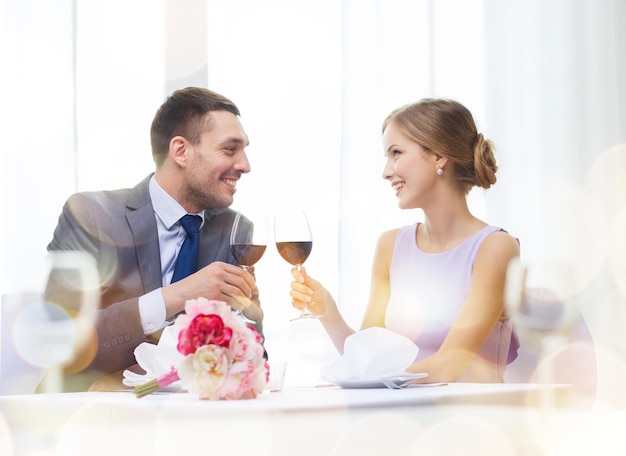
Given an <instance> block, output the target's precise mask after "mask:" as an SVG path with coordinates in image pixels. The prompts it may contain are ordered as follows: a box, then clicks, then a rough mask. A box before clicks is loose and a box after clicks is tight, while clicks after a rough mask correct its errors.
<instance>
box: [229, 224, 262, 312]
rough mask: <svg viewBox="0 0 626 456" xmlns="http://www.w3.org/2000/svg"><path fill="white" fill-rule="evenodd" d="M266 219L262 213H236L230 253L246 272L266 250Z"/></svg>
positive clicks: (231, 234)
mask: <svg viewBox="0 0 626 456" xmlns="http://www.w3.org/2000/svg"><path fill="white" fill-rule="evenodd" d="M267 231H268V217H267V214H265V213H262V212H249V213H248V212H247V213H246V215H243V214H242V213H241V212H237V215H236V216H235V222H234V223H233V228H232V231H231V233H230V251H231V252H232V254H233V256H234V257H235V259H236V260H237V262H238V263H239V265H240V266H241V267H242V268H243V269H244V270H245V271H248V270H249V268H250V267H251V266H253V265H254V264H256V262H257V261H259V260H260V259H261V257H262V256H263V254H264V253H265V249H266V248H267ZM234 312H235V313H237V314H238V315H240V316H241V317H242V318H243V319H244V320H246V322H247V323H255V322H254V321H252V320H249V319H248V318H247V317H246V316H245V315H244V314H243V313H242V312H241V311H240V310H234Z"/></svg>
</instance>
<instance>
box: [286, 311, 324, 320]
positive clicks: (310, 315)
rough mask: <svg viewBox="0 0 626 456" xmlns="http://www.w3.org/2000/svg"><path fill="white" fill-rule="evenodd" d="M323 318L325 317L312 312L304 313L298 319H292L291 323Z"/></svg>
mask: <svg viewBox="0 0 626 456" xmlns="http://www.w3.org/2000/svg"><path fill="white" fill-rule="evenodd" d="M323 316H324V315H318V314H314V313H310V312H302V313H301V314H300V315H298V316H297V317H294V318H291V319H290V320H289V321H296V320H314V319H318V318H322V317H323Z"/></svg>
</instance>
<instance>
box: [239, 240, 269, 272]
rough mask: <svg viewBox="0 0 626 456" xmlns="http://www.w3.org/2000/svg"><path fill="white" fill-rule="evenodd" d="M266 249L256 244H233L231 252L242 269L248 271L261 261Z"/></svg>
mask: <svg viewBox="0 0 626 456" xmlns="http://www.w3.org/2000/svg"><path fill="white" fill-rule="evenodd" d="M266 247H267V246H265V245H255V244H231V245H230V250H231V251H232V252H233V255H234V257H235V259H236V260H237V262H238V263H239V264H240V265H241V267H243V268H244V269H248V268H249V267H250V266H252V265H254V264H255V263H256V262H257V261H259V260H260V259H261V257H262V256H263V254H264V253H265V248H266Z"/></svg>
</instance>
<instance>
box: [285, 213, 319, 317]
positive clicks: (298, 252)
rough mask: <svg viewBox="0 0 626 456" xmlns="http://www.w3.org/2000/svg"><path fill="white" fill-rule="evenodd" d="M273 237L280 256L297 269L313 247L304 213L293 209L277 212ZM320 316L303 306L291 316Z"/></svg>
mask: <svg viewBox="0 0 626 456" xmlns="http://www.w3.org/2000/svg"><path fill="white" fill-rule="evenodd" d="M274 238H275V241H276V248H277V249H278V253H280V256H282V257H283V259H285V260H286V261H287V262H288V263H290V264H292V265H294V266H295V267H296V268H297V269H298V271H299V270H300V269H301V268H302V265H303V264H304V262H305V261H306V259H307V258H308V257H309V254H310V253H311V249H312V248H313V239H312V237H311V229H310V228H309V221H308V219H307V217H306V213H305V212H304V211H293V212H282V213H279V214H277V215H276V218H275V220H274ZM320 317H321V315H316V314H314V313H312V312H311V311H310V310H309V309H308V308H307V307H304V308H303V309H302V312H301V313H300V316H298V317H296V318H293V319H292V321H293V320H300V319H302V318H320Z"/></svg>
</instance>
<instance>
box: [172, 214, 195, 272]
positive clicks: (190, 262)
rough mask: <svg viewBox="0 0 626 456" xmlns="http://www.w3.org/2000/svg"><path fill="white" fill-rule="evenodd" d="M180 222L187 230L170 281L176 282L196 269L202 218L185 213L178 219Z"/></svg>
mask: <svg viewBox="0 0 626 456" xmlns="http://www.w3.org/2000/svg"><path fill="white" fill-rule="evenodd" d="M180 223H181V225H182V226H183V228H184V229H185V231H186V232H187V237H186V238H185V241H184V242H183V245H182V247H181V248H180V252H179V253H178V258H177V259H176V267H175V268H174V275H173V276H172V282H171V283H174V282H178V281H179V280H181V279H184V278H185V277H187V276H188V275H190V274H193V273H194V272H196V271H197V270H198V250H199V247H200V223H202V218H200V216H198V215H189V214H187V215H185V216H183V217H182V218H181V219H180Z"/></svg>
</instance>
